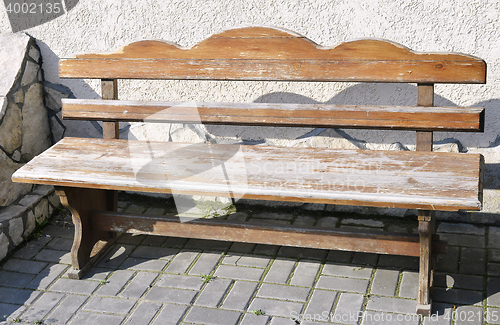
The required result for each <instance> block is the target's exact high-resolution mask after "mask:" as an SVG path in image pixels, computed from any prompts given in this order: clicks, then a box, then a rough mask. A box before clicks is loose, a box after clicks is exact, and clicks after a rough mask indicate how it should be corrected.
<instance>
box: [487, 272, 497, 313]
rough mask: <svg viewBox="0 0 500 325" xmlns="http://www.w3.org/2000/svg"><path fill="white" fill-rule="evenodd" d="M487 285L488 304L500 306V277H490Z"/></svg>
mask: <svg viewBox="0 0 500 325" xmlns="http://www.w3.org/2000/svg"><path fill="white" fill-rule="evenodd" d="M486 286H487V287H486V296H487V297H488V298H487V300H486V304H487V305H488V306H495V307H500V278H493V277H489V278H488V281H487V285H486ZM499 316H500V315H499Z"/></svg>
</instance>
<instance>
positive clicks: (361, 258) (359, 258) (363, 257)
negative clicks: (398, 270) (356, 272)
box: [352, 252, 379, 266]
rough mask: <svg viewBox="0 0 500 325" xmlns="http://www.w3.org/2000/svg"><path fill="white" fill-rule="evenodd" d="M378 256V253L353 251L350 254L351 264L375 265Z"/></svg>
mask: <svg viewBox="0 0 500 325" xmlns="http://www.w3.org/2000/svg"><path fill="white" fill-rule="evenodd" d="M378 258H379V255H378V254H371V253H358V252H355V253H353V255H352V263H353V264H360V265H369V266H375V265H377V262H378Z"/></svg>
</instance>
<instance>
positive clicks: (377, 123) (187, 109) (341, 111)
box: [63, 99, 484, 132]
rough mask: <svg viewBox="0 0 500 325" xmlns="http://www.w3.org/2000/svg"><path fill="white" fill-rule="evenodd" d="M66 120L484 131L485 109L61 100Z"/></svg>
mask: <svg viewBox="0 0 500 325" xmlns="http://www.w3.org/2000/svg"><path fill="white" fill-rule="evenodd" d="M63 117H64V118H65V119H76V120H99V121H129V122H137V121H145V122H174V123H204V124H236V125H264V126H302V127H339V128H379V129H401V130H405V129H407V130H408V129H410V130H431V131H468V132H474V131H475V132H482V131H483V129H484V108H478V107H422V106H417V107H414V106H359V105H330V104H274V103H273V104H270V103H194V102H146V101H121V100H90V99H63Z"/></svg>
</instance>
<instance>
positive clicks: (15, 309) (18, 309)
mask: <svg viewBox="0 0 500 325" xmlns="http://www.w3.org/2000/svg"><path fill="white" fill-rule="evenodd" d="M26 308H27V307H25V306H20V305H12V304H4V303H0V322H1V323H0V324H2V325H10V324H12V322H11V321H12V320H14V319H17V318H19V316H21V314H22V313H23V312H24V310H25V309H26ZM3 320H8V321H9V322H2V321H3Z"/></svg>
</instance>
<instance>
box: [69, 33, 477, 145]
mask: <svg viewBox="0 0 500 325" xmlns="http://www.w3.org/2000/svg"><path fill="white" fill-rule="evenodd" d="M59 74H60V77H62V78H88V79H92V78H97V79H102V89H103V94H102V97H103V99H117V98H118V93H117V83H116V80H117V79H176V80H177V79H179V80H192V79H196V80H235V81H236V80H250V81H251V80H258V81H259V80H266V81H315V82H317V81H326V82H329V81H349V82H403V83H417V84H418V98H417V107H382V106H349V105H293V104H283V105H281V104H254V103H252V104H211V103H205V104H199V106H198V108H197V109H198V111H197V115H198V116H196V117H194V116H191V115H193V114H191V113H186V112H192V110H189V109H186V108H184V109H183V107H182V104H181V103H171V102H160V103H143V102H126V101H123V102H122V101H120V102H110V101H92V100H80V101H78V100H65V101H64V103H63V110H64V113H63V116H64V117H65V118H72V119H86V120H89V119H96V120H103V121H113V122H111V123H112V124H106V125H105V126H106V127H107V128H108V129H109V130H110V131H106V130H105V135H104V136H105V137H116V136H117V124H118V123H117V121H141V120H146V119H147V118H148V116H151V115H152V114H155V113H158V112H164V113H163V115H162V114H160V115H158V116H156V117H155V118H156V120H157V121H165V122H179V121H181V122H182V121H183V122H191V123H195V122H198V123H212V124H221V123H222V124H247V125H273V126H276V125H283V126H291V125H295V126H309V127H310V126H323V127H324V126H329V127H342V128H349V127H352V128H382V129H410V130H416V131H437V130H441V131H449V130H454V131H479V132H481V131H483V128H484V109H481V108H463V107H459V108H457V107H448V108H434V107H433V108H430V107H429V106H433V105H434V100H433V98H434V87H433V85H434V84H435V83H485V81H486V64H485V62H484V61H483V60H481V59H479V58H476V57H473V56H469V55H464V54H456V53H448V54H442V53H417V52H414V51H411V50H410V49H408V48H406V47H404V46H401V45H399V44H396V43H392V42H389V41H385V40H377V39H366V40H357V41H352V42H345V43H342V44H340V45H338V46H336V47H333V48H323V47H320V46H318V45H317V44H315V43H314V42H312V41H310V40H308V39H307V38H305V37H303V36H301V35H298V34H295V33H293V32H289V31H284V30H278V29H272V28H265V27H247V28H240V29H232V30H228V31H225V32H222V33H220V34H216V35H213V36H211V37H209V38H208V39H206V40H204V41H202V42H200V43H199V44H197V45H195V46H193V47H192V48H189V49H186V48H181V47H179V46H177V45H175V44H172V43H167V42H162V41H140V42H136V43H132V44H130V45H127V46H125V47H123V48H121V49H120V50H118V51H116V52H115V53H109V54H83V55H78V56H76V57H74V58H67V59H61V60H60V63H59ZM106 132H108V134H106ZM113 133H114V136H113ZM419 134H420V136H423V137H424V138H425V139H426V140H424V141H423V142H426V143H427V144H426V149H425V150H429V140H430V144H432V133H429V132H423V133H422V132H419V133H417V138H418V137H419ZM419 142H420V143H423V142H422V140H420V141H419ZM418 146H419V145H418V143H417V149H418ZM420 149H423V147H421V148H420Z"/></svg>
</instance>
